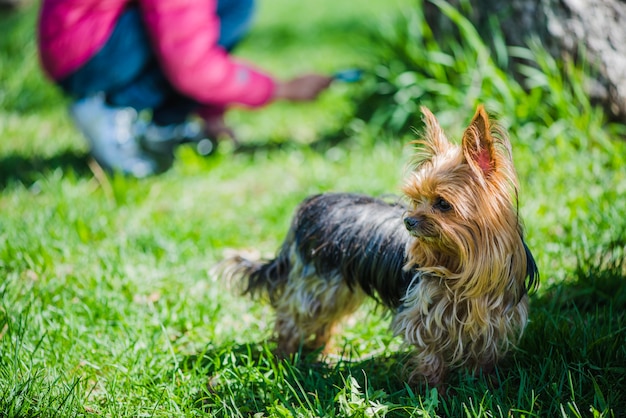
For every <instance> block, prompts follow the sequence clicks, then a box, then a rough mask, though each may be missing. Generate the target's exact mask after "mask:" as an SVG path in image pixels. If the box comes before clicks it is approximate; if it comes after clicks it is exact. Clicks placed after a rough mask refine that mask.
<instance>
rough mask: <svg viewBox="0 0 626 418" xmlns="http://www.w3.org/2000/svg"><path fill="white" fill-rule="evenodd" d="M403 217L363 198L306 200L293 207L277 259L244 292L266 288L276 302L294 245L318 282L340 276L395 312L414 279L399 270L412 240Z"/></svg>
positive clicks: (393, 207)
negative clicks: (289, 224)
mask: <svg viewBox="0 0 626 418" xmlns="http://www.w3.org/2000/svg"><path fill="white" fill-rule="evenodd" d="M404 212H405V208H404V207H403V206H402V205H401V204H399V203H388V202H386V201H384V200H381V199H376V198H373V197H369V196H365V195H358V194H349V193H327V194H320V195H315V196H310V197H308V198H307V199H305V200H304V201H303V202H302V203H301V204H300V206H299V207H298V210H297V212H296V214H295V216H294V219H293V220H292V223H291V228H290V230H289V233H288V236H287V238H286V239H285V242H284V243H283V246H282V248H281V250H280V252H279V254H278V255H277V257H276V258H275V259H274V260H272V261H270V262H268V263H265V264H263V265H257V266H256V268H254V269H252V271H249V275H248V287H247V289H246V290H247V291H248V292H254V291H255V290H257V289H259V288H265V289H267V290H268V292H269V295H270V299H271V300H276V298H278V297H280V289H281V284H283V283H284V282H285V281H286V280H287V277H288V273H289V270H290V268H291V266H290V261H289V252H290V251H291V250H292V246H293V245H294V244H295V246H296V248H297V252H298V254H299V257H300V258H301V260H302V262H303V263H304V264H305V265H306V266H307V267H306V268H315V272H316V275H317V276H320V277H332V276H333V275H335V274H337V273H339V274H341V276H342V277H343V279H344V280H345V281H346V283H347V284H348V286H350V287H351V288H355V287H356V286H358V287H360V288H362V289H363V290H364V291H365V292H366V293H367V294H368V295H370V296H373V297H375V298H377V299H379V300H380V301H381V302H382V303H384V304H385V305H387V306H389V307H392V308H397V307H398V306H399V305H400V299H401V298H402V296H403V295H404V293H405V292H406V289H407V287H408V285H409V283H410V281H411V280H412V278H413V274H414V272H413V273H412V272H410V271H405V270H403V266H404V264H405V261H406V259H405V249H406V245H407V243H408V242H409V240H410V239H411V237H410V235H409V233H408V232H407V230H406V228H405V227H404V224H403V216H402V215H403V213H404ZM304 275H305V276H306V274H304Z"/></svg>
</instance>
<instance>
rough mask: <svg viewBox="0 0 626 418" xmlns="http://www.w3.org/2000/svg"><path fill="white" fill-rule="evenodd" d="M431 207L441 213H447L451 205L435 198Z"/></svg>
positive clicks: (440, 198) (441, 198) (442, 199)
mask: <svg viewBox="0 0 626 418" xmlns="http://www.w3.org/2000/svg"><path fill="white" fill-rule="evenodd" d="M433 207H434V208H435V209H437V210H439V211H441V212H447V211H449V210H450V209H452V205H451V204H450V203H448V201H447V200H445V199H444V198H443V197H439V198H437V200H436V201H435V204H434V205H433Z"/></svg>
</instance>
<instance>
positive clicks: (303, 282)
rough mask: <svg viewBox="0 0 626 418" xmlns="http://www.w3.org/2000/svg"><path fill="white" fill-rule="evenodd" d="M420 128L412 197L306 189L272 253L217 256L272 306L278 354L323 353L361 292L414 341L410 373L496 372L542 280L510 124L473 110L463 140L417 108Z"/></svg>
mask: <svg viewBox="0 0 626 418" xmlns="http://www.w3.org/2000/svg"><path fill="white" fill-rule="evenodd" d="M422 113H423V115H424V122H425V132H424V135H423V138H422V139H421V140H417V141H414V143H415V144H416V145H417V151H416V154H415V159H414V161H413V164H412V167H411V171H410V174H409V176H408V179H407V180H406V182H405V185H404V187H403V189H402V190H403V193H404V197H405V200H406V202H405V203H406V205H405V204H400V203H392V202H387V201H384V200H381V199H377V198H373V197H369V196H364V195H358V194H348V193H328V194H320V195H316V196H311V197H309V198H307V199H306V200H304V201H303V202H302V203H301V204H300V206H299V208H298V209H297V211H296V213H295V216H294V218H293V220H292V222H291V228H290V230H289V232H288V234H287V237H286V239H285V241H284V242H283V244H282V247H281V248H280V251H279V252H278V255H277V256H276V257H275V258H274V259H273V260H268V261H258V260H251V259H246V258H244V257H243V256H241V255H237V256H234V257H231V258H230V259H228V260H225V262H224V263H223V264H222V269H223V274H224V275H225V276H227V277H229V278H234V279H239V280H241V282H242V283H243V286H244V289H245V293H250V294H252V295H258V294H264V295H266V296H268V297H269V301H270V303H271V305H272V306H273V308H274V309H275V311H276V323H275V332H276V335H277V338H278V351H279V352H280V353H281V354H283V355H290V354H293V353H295V352H297V351H298V350H299V349H301V348H302V349H304V350H316V349H319V348H322V347H323V346H325V344H326V343H327V341H328V339H329V337H330V336H331V334H332V331H333V328H334V325H335V324H336V323H337V322H338V321H339V320H340V319H342V318H343V317H345V316H346V315H348V314H350V313H352V312H354V311H355V310H356V308H357V307H358V306H359V305H360V304H361V302H363V300H364V298H365V297H366V296H371V297H374V298H375V299H377V300H378V301H380V302H381V303H382V304H384V305H385V306H386V307H388V308H389V309H390V310H391V312H392V315H393V319H392V323H391V328H392V330H393V333H394V334H395V335H398V336H402V338H404V340H405V342H406V343H408V344H410V345H412V346H413V347H414V349H413V350H412V352H411V355H410V357H409V361H408V362H407V364H406V366H407V370H408V372H409V373H408V380H409V382H410V383H412V384H418V383H419V382H420V381H423V380H425V381H426V382H427V383H428V384H429V385H431V386H434V387H439V386H441V385H442V384H443V382H444V380H445V378H446V375H447V373H448V372H449V371H450V370H453V369H458V368H467V369H469V370H471V371H473V372H478V371H483V372H486V373H488V372H490V371H491V370H492V369H493V367H494V366H495V365H496V363H497V362H498V360H500V359H501V358H502V357H503V356H504V355H505V354H506V353H507V351H509V349H511V348H512V346H514V344H515V343H516V342H517V341H518V340H519V338H520V336H521V334H522V331H523V329H524V327H525V325H526V322H527V317H528V291H529V290H530V289H532V288H534V287H535V286H536V285H537V283H538V281H539V272H538V269H537V266H536V264H535V260H534V258H533V256H532V254H531V252H530V250H529V249H528V247H527V246H526V244H525V242H524V237H523V231H522V224H521V221H520V217H519V214H518V207H517V189H518V185H517V178H516V173H515V168H514V166H513V161H512V156H511V145H510V142H509V140H508V137H507V133H506V132H505V130H504V129H503V128H501V127H500V126H499V125H498V124H497V123H495V122H493V123H492V121H490V119H489V117H488V115H487V113H486V112H485V110H484V108H483V107H482V106H481V107H479V108H478V110H477V112H476V114H475V116H474V118H473V119H472V121H471V123H470V125H469V127H468V128H467V129H466V130H465V132H464V134H463V138H462V140H461V145H460V146H459V145H455V144H453V143H451V142H449V141H448V139H447V138H446V136H445V134H444V132H443V130H442V129H441V127H440V126H439V123H438V122H437V119H436V118H435V116H434V115H433V114H432V113H431V112H430V111H429V110H428V109H426V108H424V107H423V108H422Z"/></svg>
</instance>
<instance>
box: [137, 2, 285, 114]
mask: <svg viewBox="0 0 626 418" xmlns="http://www.w3.org/2000/svg"><path fill="white" fill-rule="evenodd" d="M139 3H140V8H141V12H142V16H143V18H144V21H145V24H146V28H147V30H148V33H149V35H150V38H151V40H152V43H153V46H154V48H155V52H156V55H157V58H158V60H159V63H160V65H161V67H162V69H163V71H164V73H165V75H166V77H167V78H168V80H169V81H170V82H171V83H172V85H173V86H174V88H175V89H177V90H178V91H180V93H182V94H184V95H185V96H188V97H190V98H192V99H194V100H196V101H198V102H199V103H205V104H208V105H216V106H227V105H230V104H240V105H246V106H252V107H256V106H261V105H264V104H266V103H268V102H269V101H271V100H272V99H274V97H275V87H276V83H275V81H274V80H273V78H272V77H271V76H270V75H269V74H266V73H264V72H262V71H260V70H257V69H255V68H253V67H252V66H251V65H249V64H246V63H243V62H240V61H238V60H235V59H233V58H232V57H231V56H229V55H228V53H227V52H226V51H225V50H224V49H223V48H222V47H220V46H219V45H218V44H217V41H218V38H219V20H218V17H217V15H216V14H215V11H216V1H215V0H185V1H180V0H140V1H139Z"/></svg>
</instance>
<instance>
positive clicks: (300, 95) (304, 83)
mask: <svg viewBox="0 0 626 418" xmlns="http://www.w3.org/2000/svg"><path fill="white" fill-rule="evenodd" d="M333 79H334V78H333V77H332V76H328V75H322V74H304V75H300V76H297V77H294V78H292V79H290V80H287V81H278V82H277V83H276V89H275V90H274V100H289V101H293V102H305V101H311V100H314V99H316V98H317V96H319V94H320V93H321V92H322V91H324V90H325V89H326V88H328V86H330V83H332V81H333Z"/></svg>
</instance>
